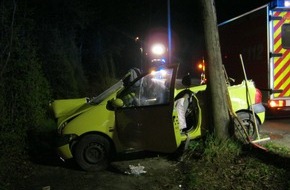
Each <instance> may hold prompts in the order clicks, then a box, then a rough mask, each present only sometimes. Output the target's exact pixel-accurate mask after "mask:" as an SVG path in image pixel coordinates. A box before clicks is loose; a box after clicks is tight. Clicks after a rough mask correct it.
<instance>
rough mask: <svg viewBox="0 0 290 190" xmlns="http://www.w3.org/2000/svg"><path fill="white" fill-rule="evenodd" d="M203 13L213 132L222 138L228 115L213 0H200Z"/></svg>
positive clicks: (226, 129) (223, 137) (226, 136)
mask: <svg viewBox="0 0 290 190" xmlns="http://www.w3.org/2000/svg"><path fill="white" fill-rule="evenodd" d="M200 4H201V7H202V13H203V25H204V32H205V46H206V52H207V55H206V58H207V63H208V67H207V68H208V70H207V72H208V76H209V77H208V79H209V80H208V88H207V92H209V93H208V94H209V95H210V100H211V101H210V102H211V104H210V106H211V111H212V114H209V116H212V125H213V129H214V134H215V136H216V137H217V138H219V139H221V140H223V139H226V138H228V137H229V132H228V129H229V124H230V116H229V112H228V105H227V101H226V100H227V99H226V90H227V89H226V88H227V87H226V83H225V75H224V72H223V68H222V58H221V50H220V43H219V35H218V28H217V18H216V10H215V5H214V0H200Z"/></svg>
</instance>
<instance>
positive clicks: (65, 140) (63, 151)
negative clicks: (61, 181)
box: [57, 134, 77, 160]
mask: <svg viewBox="0 0 290 190" xmlns="http://www.w3.org/2000/svg"><path fill="white" fill-rule="evenodd" d="M76 137H77V136H76V135H73V134H70V135H60V136H59V137H58V140H57V154H58V156H59V157H60V158H61V159H62V160H67V159H70V158H72V157H73V155H72V152H71V146H70V145H71V142H72V141H73V140H74V139H75V138H76Z"/></svg>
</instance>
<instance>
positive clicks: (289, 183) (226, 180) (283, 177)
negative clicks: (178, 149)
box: [181, 137, 290, 190]
mask: <svg viewBox="0 0 290 190" xmlns="http://www.w3.org/2000/svg"><path fill="white" fill-rule="evenodd" d="M190 146H191V147H194V149H191V150H190V151H189V152H187V155H190V156H188V157H187V159H186V160H185V161H184V164H183V166H182V167H181V168H187V170H186V171H185V170H184V174H185V175H186V178H185V181H184V184H185V185H184V186H185V187H186V189H189V190H191V189H192V190H195V189H199V190H202V189H237V190H238V189H277V190H279V189H281V190H282V189H283V190H284V189H290V170H289V169H290V154H289V152H290V151H289V150H288V149H287V148H282V147H277V146H275V145H274V144H266V145H265V146H266V147H267V149H268V151H264V150H260V149H257V148H253V147H249V145H247V146H243V145H241V144H238V143H237V142H234V141H231V140H227V141H223V142H219V141H217V140H215V139H214V138H213V137H207V139H206V140H205V141H204V142H200V141H199V142H193V143H192V145H190ZM202 150H203V151H202ZM193 152H195V153H193ZM196 152H199V153H198V154H197V153H196ZM196 155H199V156H196Z"/></svg>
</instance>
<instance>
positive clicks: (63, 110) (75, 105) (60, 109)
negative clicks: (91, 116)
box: [50, 81, 123, 120]
mask: <svg viewBox="0 0 290 190" xmlns="http://www.w3.org/2000/svg"><path fill="white" fill-rule="evenodd" d="M122 87H123V82H122V81H119V82H117V83H116V84H114V85H113V86H111V87H110V88H109V89H107V90H106V91H104V92H103V93H101V94H100V95H98V96H97V97H93V98H86V97H85V98H75V99H60V100H54V101H53V102H52V103H51V104H50V106H51V109H52V111H53V113H54V117H55V118H57V119H60V118H61V120H66V119H68V118H71V117H74V116H76V115H79V114H81V113H83V112H86V111H88V110H90V109H91V108H93V107H94V106H96V105H98V104H100V103H101V102H102V101H103V100H104V99H106V98H107V97H109V96H110V95H111V94H113V93H116V91H118V90H119V89H121V88H122Z"/></svg>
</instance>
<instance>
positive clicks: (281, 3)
mask: <svg viewBox="0 0 290 190" xmlns="http://www.w3.org/2000/svg"><path fill="white" fill-rule="evenodd" d="M218 30H219V37H220V45H221V53H222V59H223V63H224V65H225V67H226V70H227V72H228V75H229V76H230V77H233V78H234V79H235V80H236V82H240V81H241V80H243V79H244V73H243V69H242V66H241V63H242V62H243V64H244V68H245V70H246V74H247V75H246V76H247V78H248V79H252V80H253V81H254V82H255V84H256V86H257V88H259V89H260V91H261V92H262V94H263V104H264V106H265V107H266V110H267V113H268V115H269V116H273V115H286V116H290V112H289V110H290V1H289V0H275V1H271V2H270V3H268V4H266V5H263V6H261V7H258V8H256V9H254V10H251V11H249V12H246V13H244V14H242V15H240V16H238V17H235V18H232V19H230V20H228V21H225V22H223V23H220V24H218Z"/></svg>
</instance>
